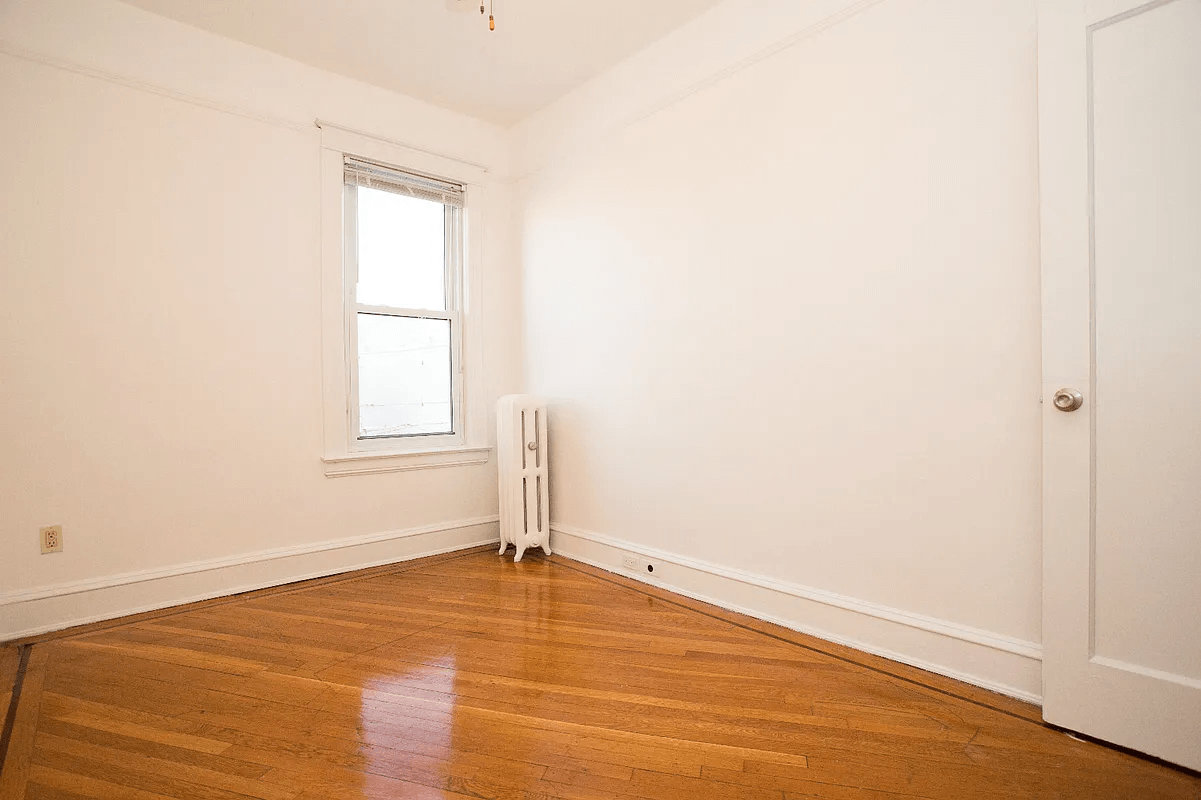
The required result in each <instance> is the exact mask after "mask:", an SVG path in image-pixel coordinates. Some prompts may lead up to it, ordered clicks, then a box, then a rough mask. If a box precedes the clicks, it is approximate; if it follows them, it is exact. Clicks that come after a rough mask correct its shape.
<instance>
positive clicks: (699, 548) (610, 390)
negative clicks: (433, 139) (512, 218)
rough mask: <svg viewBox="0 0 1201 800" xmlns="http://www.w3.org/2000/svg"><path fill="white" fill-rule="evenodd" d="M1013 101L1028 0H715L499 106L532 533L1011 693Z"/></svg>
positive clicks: (1030, 618)
mask: <svg viewBox="0 0 1201 800" xmlns="http://www.w3.org/2000/svg"><path fill="white" fill-rule="evenodd" d="M798 5H799V7H798ZM1035 123H1036V85H1035V15H1034V4H1033V1H1032V0H1018V1H1016V2H1015V0H884V1H883V2H878V0H871V1H869V2H857V3H855V2H850V0H814V2H812V3H809V4H796V3H784V2H777V0H759V1H758V2H756V1H755V0H729V2H727V3H725V4H723V5H722V6H719V7H717V8H716V9H715V10H714V11H712V12H710V13H709V14H706V15H704V16H703V17H701V18H699V19H698V20H696V21H695V22H694V23H692V24H690V25H689V26H686V27H685V28H684V29H681V30H680V31H677V32H676V33H674V34H672V35H671V36H669V37H667V38H666V39H664V40H663V41H661V42H660V43H659V44H658V45H656V46H654V47H652V48H651V49H650V50H648V51H646V52H644V53H642V54H640V55H638V56H635V57H634V58H633V59H631V61H630V62H627V63H626V64H623V65H620V66H619V67H617V68H615V69H614V70H612V71H611V72H609V73H607V74H606V75H603V76H601V77H600V78H598V79H597V80H596V81H594V82H593V83H591V84H589V85H587V86H585V87H583V88H581V89H580V90H578V91H577V92H575V93H573V94H572V95H569V96H568V97H567V98H564V99H563V100H562V101H560V102H559V103H558V104H556V105H555V106H552V107H551V108H549V109H547V110H546V111H544V112H541V113H540V114H538V115H536V116H535V117H534V118H532V119H530V120H528V121H527V122H525V123H523V124H522V125H521V126H519V127H518V129H517V130H516V131H515V141H514V154H515V160H516V162H517V164H516V165H515V166H516V169H518V170H521V171H523V172H524V173H525V174H526V175H527V177H526V179H525V180H524V181H523V184H522V187H521V192H522V195H523V197H524V201H523V206H524V218H523V221H522V248H523V254H522V257H523V268H524V282H525V284H524V298H525V299H524V302H525V340H526V376H527V389H528V390H530V391H533V392H537V393H541V394H544V395H546V396H548V397H550V398H551V399H552V404H553V405H552V414H551V433H550V436H551V442H552V448H553V451H552V452H553V455H552V459H551V466H552V476H551V481H552V483H551V486H552V490H551V491H552V494H551V497H552V512H551V514H552V520H553V522H554V525H555V527H556V529H557V531H558V532H559V533H558V534H557V536H556V541H557V545H556V546H557V547H558V548H559V549H560V550H563V551H565V552H567V553H568V554H571V555H576V556H578V557H581V558H586V559H590V560H593V561H595V562H597V563H602V564H605V565H607V566H610V567H613V566H616V565H617V564H619V563H620V553H619V551H620V550H622V549H626V550H636V551H640V552H644V553H647V554H649V555H650V556H652V557H653V558H656V559H662V560H665V561H666V562H668V564H669V566H668V567H667V568H666V569H662V568H661V569H660V570H659V571H658V572H657V573H656V579H659V580H662V581H664V582H666V583H667V584H669V585H672V586H674V587H676V588H681V589H684V590H686V591H689V592H690V593H693V594H697V595H699V596H705V597H708V598H710V599H714V600H716V601H718V602H723V603H724V604H726V605H730V606H732V607H738V608H742V609H744V610H747V611H749V612H751V613H755V614H757V615H759V616H765V617H769V618H773V619H778V620H780V621H782V622H784V623H785V624H789V625H792V626H793V627H797V628H800V629H803V630H813V631H817V632H820V633H822V634H823V635H828V636H830V637H831V638H835V639H839V640H841V641H847V642H852V643H856V644H857V645H859V646H863V647H865V648H867V649H872V650H875V651H877V652H883V653H887V654H889V655H893V656H894V657H898V658H901V659H903V660H907V661H910V662H912V663H917V664H921V665H924V666H929V667H931V668H935V669H938V670H940V671H943V672H946V673H947V674H954V675H958V676H960V677H965V678H967V679H969V680H974V681H976V682H977V683H980V684H982V685H988V686H993V687H996V688H1000V689H1002V690H1004V691H1008V692H1010V693H1011V694H1015V695H1017V696H1021V697H1027V698H1030V699H1034V698H1037V696H1038V694H1039V691H1040V684H1039V669H1038V667H1039V663H1038V659H1039V647H1038V644H1037V643H1038V641H1039V638H1040V632H1039V616H1040V609H1039V598H1040V585H1039V572H1040V532H1039V493H1040V472H1039V470H1040V463H1039V438H1040V433H1039V430H1040V429H1039V384H1040V367H1039V327H1040V317H1039V314H1040V308H1039V262H1038V229H1037V220H1038V208H1037V159H1036V126H1035ZM748 587H750V588H748Z"/></svg>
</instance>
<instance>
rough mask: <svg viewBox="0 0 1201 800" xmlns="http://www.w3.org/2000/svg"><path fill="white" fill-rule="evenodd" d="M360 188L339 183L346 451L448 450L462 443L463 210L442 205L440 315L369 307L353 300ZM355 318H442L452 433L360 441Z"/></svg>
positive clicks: (357, 327) (370, 437) (394, 308)
mask: <svg viewBox="0 0 1201 800" xmlns="http://www.w3.org/2000/svg"><path fill="white" fill-rule="evenodd" d="M359 188H361V187H358V186H353V187H352V186H350V185H349V184H344V185H343V187H342V191H343V198H342V208H343V222H342V231H343V242H344V246H343V256H342V259H343V261H342V263H343V269H344V270H345V273H346V279H345V282H344V283H345V290H346V297H345V301H344V306H345V308H346V322H345V326H346V327H345V336H346V363H347V366H348V369H347V372H348V373H349V379H350V387H349V391H350V397H349V398H348V400H347V404H346V406H347V410H348V412H349V417H350V419H349V420H348V422H349V425H350V428H349V431H348V433H349V439H348V443H349V448H350V450H351V452H359V453H364V452H379V451H386V450H396V449H398V448H402V449H403V448H405V447H406V444H405V443H403V442H401V441H398V440H402V439H420V440H421V441H420V448H421V449H428V448H431V447H449V446H454V445H461V444H462V443H463V399H462V396H463V392H462V385H463V336H462V323H463V318H462V315H461V314H460V313H459V308H460V307H461V306H462V301H461V297H462V285H463V279H462V275H463V209H460V208H455V207H454V206H443V207H442V208H443V213H444V215H445V216H444V217H443V219H444V220H445V227H444V230H445V232H446V241H445V245H446V250H445V253H446V258H445V261H444V273H443V280H444V281H445V284H444V287H443V294H444V296H445V298H446V301H445V303H444V305H445V306H446V308H445V310H443V311H436V310H434V309H428V308H398V307H395V306H374V305H368V304H366V303H360V302H359V301H358V297H357V296H356V287H357V285H358V282H359V280H358V278H359V276H358V268H359V254H358V244H359V241H358V240H359V237H358V230H357V226H358V221H359V216H358V190H359ZM359 314H380V315H382V316H388V317H403V318H408V319H443V320H446V321H447V322H449V323H450V408H451V423H450V427H451V431H452V432H451V433H428V434H405V435H400V436H378V437H375V436H367V437H364V436H361V435H360V431H361V430H362V428H361V426H360V419H359V411H360V408H361V405H360V403H359V370H358V352H359V341H358V336H359V324H358V322H359Z"/></svg>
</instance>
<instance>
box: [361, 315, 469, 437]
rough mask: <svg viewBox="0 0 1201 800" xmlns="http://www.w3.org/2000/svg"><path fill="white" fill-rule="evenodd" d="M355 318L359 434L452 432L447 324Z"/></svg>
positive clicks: (381, 318) (410, 318)
mask: <svg viewBox="0 0 1201 800" xmlns="http://www.w3.org/2000/svg"><path fill="white" fill-rule="evenodd" d="M358 318H359V320H358V321H359V330H358V334H359V436H360V437H369V436H415V435H419V434H430V433H453V432H454V426H453V423H452V414H451V405H450V372H451V366H450V322H449V321H448V320H444V319H418V318H415V317H391V316H385V315H383V314H359V315H358Z"/></svg>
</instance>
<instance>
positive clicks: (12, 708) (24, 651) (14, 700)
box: [0, 645, 32, 778]
mask: <svg viewBox="0 0 1201 800" xmlns="http://www.w3.org/2000/svg"><path fill="white" fill-rule="evenodd" d="M30 649H32V645H21V655H20V658H19V660H18V662H17V675H16V678H15V679H14V681H13V689H12V696H11V697H10V698H9V700H8V708H7V709H5V712H4V727H3V728H0V778H2V777H3V775H4V766H5V764H6V763H7V761H8V744H9V742H10V741H11V740H12V734H13V726H14V725H15V724H16V721H17V704H18V703H19V702H21V688H22V687H23V686H24V684H25V670H26V669H28V667H29V651H30Z"/></svg>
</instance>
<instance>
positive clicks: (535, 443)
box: [526, 442, 538, 450]
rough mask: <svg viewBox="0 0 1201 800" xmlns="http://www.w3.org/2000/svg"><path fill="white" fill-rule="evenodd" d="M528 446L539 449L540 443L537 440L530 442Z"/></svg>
mask: <svg viewBox="0 0 1201 800" xmlns="http://www.w3.org/2000/svg"><path fill="white" fill-rule="evenodd" d="M526 446H527V447H529V448H530V449H531V450H537V449H538V443H537V442H530V443H529V444H528V445H526Z"/></svg>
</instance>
